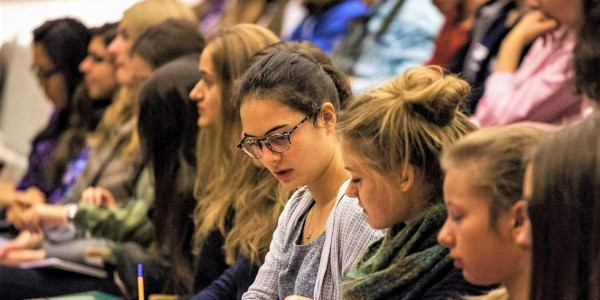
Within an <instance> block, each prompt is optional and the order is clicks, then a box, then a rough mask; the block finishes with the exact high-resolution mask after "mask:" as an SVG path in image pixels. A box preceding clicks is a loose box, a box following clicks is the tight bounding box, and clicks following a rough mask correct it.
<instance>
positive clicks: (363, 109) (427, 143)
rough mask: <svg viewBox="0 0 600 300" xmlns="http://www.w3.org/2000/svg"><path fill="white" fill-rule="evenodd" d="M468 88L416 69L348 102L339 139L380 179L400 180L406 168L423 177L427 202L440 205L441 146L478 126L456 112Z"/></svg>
mask: <svg viewBox="0 0 600 300" xmlns="http://www.w3.org/2000/svg"><path fill="white" fill-rule="evenodd" d="M469 92H470V88H469V84H468V83H467V82H465V81H464V80H461V79H459V78H458V77H456V76H453V75H445V74H444V72H443V70H442V69H441V68H439V67H417V68H412V69H409V70H408V71H406V73H405V74H404V75H402V76H399V77H397V78H396V79H394V80H393V81H392V82H390V83H388V84H385V85H383V86H381V87H379V88H377V89H375V90H373V91H371V92H369V93H368V94H366V95H364V96H362V97H360V98H358V99H357V100H355V101H353V102H351V103H350V105H349V106H348V108H347V109H346V110H344V111H342V113H341V114H340V117H339V122H338V125H337V128H338V131H339V134H340V136H341V137H342V138H343V139H345V140H348V141H350V142H351V143H352V144H353V145H354V149H355V151H356V154H357V155H359V156H360V157H361V158H362V159H363V160H364V161H365V162H366V164H367V165H368V166H369V167H370V168H371V169H372V170H373V171H375V172H377V173H378V174H380V175H383V176H386V177H390V176H392V177H393V176H402V174H403V173H404V170H406V168H407V167H408V165H412V166H414V167H416V168H418V169H419V170H420V171H422V172H423V174H424V176H425V177H424V179H425V183H426V184H427V186H428V188H429V191H428V193H426V195H427V197H429V199H427V200H428V203H432V202H435V201H441V199H442V195H443V193H442V186H443V185H442V182H443V174H442V170H441V167H440V164H439V158H440V156H441V153H442V150H443V149H444V147H445V146H446V145H448V144H450V143H452V142H454V141H456V140H458V139H459V138H460V137H462V136H464V135H466V134H467V133H469V132H471V131H474V130H476V129H477V127H476V126H475V125H474V124H473V123H471V122H470V121H469V119H468V118H467V116H466V115H465V114H463V113H462V112H461V111H460V109H459V108H460V105H461V103H462V102H463V101H464V100H465V99H466V97H467V96H468V94H469Z"/></svg>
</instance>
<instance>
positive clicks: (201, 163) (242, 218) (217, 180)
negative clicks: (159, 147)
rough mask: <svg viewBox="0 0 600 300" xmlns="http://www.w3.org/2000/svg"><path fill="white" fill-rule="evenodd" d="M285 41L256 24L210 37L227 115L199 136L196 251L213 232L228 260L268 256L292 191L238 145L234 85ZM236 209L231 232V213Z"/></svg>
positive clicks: (223, 112)
mask: <svg viewBox="0 0 600 300" xmlns="http://www.w3.org/2000/svg"><path fill="white" fill-rule="evenodd" d="M278 41H279V38H278V37H277V36H276V35H275V34H274V33H273V32H271V31H269V30H267V29H265V28H263V27H260V26H257V25H252V24H240V25H236V26H232V27H229V28H225V29H222V30H220V31H218V32H216V33H215V35H214V36H212V37H210V38H209V40H208V44H207V46H206V48H205V49H209V50H210V51H211V54H212V57H211V60H212V63H213V66H214V68H215V74H217V77H218V78H217V82H218V84H219V85H220V87H221V116H220V120H219V121H218V122H217V124H215V125H213V126H209V127H206V128H202V130H200V134H199V135H198V147H197V149H198V152H197V157H198V159H197V165H198V174H197V179H196V189H195V195H196V198H197V199H198V205H197V207H196V209H195V210H194V222H195V224H196V235H195V249H196V251H197V252H199V251H200V250H201V248H202V245H203V244H204V242H205V241H206V239H207V238H208V236H209V235H210V233H211V232H212V231H213V230H219V231H220V232H221V234H222V235H223V236H226V240H225V245H224V250H225V255H226V261H227V263H229V264H233V263H234V262H235V259H236V256H237V253H238V252H241V253H242V254H244V255H245V256H247V257H248V258H249V259H250V260H251V261H252V262H254V263H257V264H260V263H262V259H263V258H264V255H265V254H266V252H267V250H268V247H269V243H270V241H271V237H272V234H273V231H274V229H275V227H276V226H277V216H278V215H279V213H280V212H281V210H282V208H283V206H284V203H285V201H286V200H287V198H288V197H289V192H284V191H283V190H281V188H280V186H279V183H278V182H277V180H276V179H275V178H274V177H273V176H272V175H271V174H270V173H269V172H268V171H267V170H266V169H264V168H258V167H256V166H255V165H254V164H253V163H252V159H251V158H249V157H247V156H246V155H245V154H243V153H242V152H241V151H239V150H238V149H236V148H235V145H236V144H237V142H238V141H239V139H240V138H241V135H242V126H241V120H240V116H239V114H238V113H237V112H236V111H235V109H234V107H233V104H232V103H231V97H232V96H231V95H232V91H233V83H234V81H235V80H236V79H237V77H239V76H240V75H241V74H242V72H243V69H244V66H245V64H246V62H247V61H248V60H249V59H250V58H251V57H252V56H253V55H254V54H255V53H257V52H259V51H260V50H262V49H263V48H265V47H267V46H269V45H271V44H274V43H276V42H278ZM232 209H233V210H234V211H235V218H234V220H233V224H232V225H233V227H232V228H231V229H230V230H229V232H228V228H227V226H228V225H231V224H228V219H227V218H228V215H229V213H230V210H232Z"/></svg>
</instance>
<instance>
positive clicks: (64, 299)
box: [29, 291, 121, 300]
mask: <svg viewBox="0 0 600 300" xmlns="http://www.w3.org/2000/svg"><path fill="white" fill-rule="evenodd" d="M120 299H121V298H119V297H116V296H112V295H109V294H105V293H102V292H98V291H93V292H87V293H79V294H71V295H63V296H56V297H49V298H36V299H29V300H120Z"/></svg>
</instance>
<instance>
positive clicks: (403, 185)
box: [400, 165, 417, 192]
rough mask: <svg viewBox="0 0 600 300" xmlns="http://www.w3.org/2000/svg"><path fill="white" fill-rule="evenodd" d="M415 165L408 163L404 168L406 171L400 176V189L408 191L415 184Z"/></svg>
mask: <svg viewBox="0 0 600 300" xmlns="http://www.w3.org/2000/svg"><path fill="white" fill-rule="evenodd" d="M415 171H416V170H415V167H414V166H413V165H408V166H406V168H405V169H404V173H403V174H402V175H401V177H400V191H401V192H408V191H409V190H410V189H411V188H412V186H413V185H414V184H415V179H416V178H415V177H416V176H417V174H416V172H415Z"/></svg>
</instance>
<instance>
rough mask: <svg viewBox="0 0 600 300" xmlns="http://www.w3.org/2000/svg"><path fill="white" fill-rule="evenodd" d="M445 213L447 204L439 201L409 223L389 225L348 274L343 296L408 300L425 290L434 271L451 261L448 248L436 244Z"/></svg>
mask: <svg viewBox="0 0 600 300" xmlns="http://www.w3.org/2000/svg"><path fill="white" fill-rule="evenodd" d="M446 216H447V213H446V208H445V207H444V204H436V205H434V206H431V207H430V208H428V209H427V210H426V211H425V212H423V213H422V214H421V215H419V216H418V217H417V218H415V219H414V220H413V221H411V222H410V223H409V224H404V223H403V224H397V225H394V226H393V227H392V228H390V229H389V230H388V232H387V234H386V235H385V236H384V237H383V238H381V239H379V240H377V241H376V242H374V243H373V244H371V245H370V246H369V247H368V249H367V251H366V253H365V255H364V256H363V257H362V259H361V260H360V261H359V262H358V263H357V264H356V265H355V266H354V268H353V269H352V270H351V271H349V272H348V274H347V275H346V279H345V280H344V283H343V285H342V292H343V296H344V299H346V300H355V299H356V300H359V299H360V300H365V299H392V298H393V299H406V298H412V297H411V294H414V295H416V294H420V293H422V291H423V290H424V289H426V288H427V286H429V285H430V284H431V283H432V282H431V281H432V280H435V279H434V278H435V277H436V275H437V274H435V273H436V272H437V273H439V272H442V270H447V266H448V264H451V259H450V257H449V256H448V250H447V249H446V248H445V247H442V246H440V245H438V244H437V234H438V232H439V230H440V229H441V227H442V225H443V224H444V221H445V220H446Z"/></svg>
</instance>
